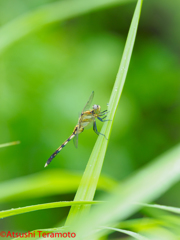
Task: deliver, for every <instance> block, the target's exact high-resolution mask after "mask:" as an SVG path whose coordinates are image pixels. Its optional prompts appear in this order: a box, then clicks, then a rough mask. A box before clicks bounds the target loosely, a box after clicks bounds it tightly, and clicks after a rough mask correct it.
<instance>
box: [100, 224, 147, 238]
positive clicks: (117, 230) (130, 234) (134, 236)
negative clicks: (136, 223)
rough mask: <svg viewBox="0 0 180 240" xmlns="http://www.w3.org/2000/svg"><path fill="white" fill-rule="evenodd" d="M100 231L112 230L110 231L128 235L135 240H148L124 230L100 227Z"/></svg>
mask: <svg viewBox="0 0 180 240" xmlns="http://www.w3.org/2000/svg"><path fill="white" fill-rule="evenodd" d="M102 229H107V230H112V231H116V232H120V233H124V234H127V235H129V236H131V237H133V238H135V239H138V240H148V239H147V238H146V237H144V236H142V235H140V234H138V233H135V232H132V231H128V230H124V229H119V228H113V227H102Z"/></svg>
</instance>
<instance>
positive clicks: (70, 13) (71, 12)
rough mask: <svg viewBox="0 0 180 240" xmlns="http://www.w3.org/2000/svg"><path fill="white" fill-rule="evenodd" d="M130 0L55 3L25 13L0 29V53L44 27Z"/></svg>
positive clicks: (77, 0)
mask: <svg viewBox="0 0 180 240" xmlns="http://www.w3.org/2000/svg"><path fill="white" fill-rule="evenodd" d="M131 1H132V0H111V1H109V0H91V1H82V0H76V1H66V0H65V1H56V2H54V3H51V4H47V5H43V6H42V7H39V8H38V9H36V10H34V11H32V12H30V13H25V14H24V15H22V16H20V17H18V18H16V19H14V20H12V21H11V22H9V23H7V24H6V25H4V26H3V27H1V28H0V36H1V38H0V53H1V52H2V51H4V50H5V49H6V48H8V47H9V46H11V45H12V44H13V43H15V42H16V41H18V40H19V39H21V38H22V37H24V36H26V35H28V34H29V33H31V32H34V31H37V30H39V29H41V28H42V27H44V26H47V25H49V24H52V23H55V22H57V21H64V20H68V19H70V18H73V17H76V16H80V15H82V14H85V13H88V12H91V11H94V10H98V9H102V8H106V7H110V6H115V5H120V4H123V3H128V2H131Z"/></svg>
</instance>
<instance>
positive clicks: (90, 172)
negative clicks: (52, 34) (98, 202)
mask: <svg viewBox="0 0 180 240" xmlns="http://www.w3.org/2000/svg"><path fill="white" fill-rule="evenodd" d="M141 6H142V1H138V3H137V6H136V9H135V12H134V16H133V19H132V22H131V26H130V29H129V33H128V37H127V41H126V45H125V48H124V52H123V56H122V60H121V63H120V67H119V71H118V74H117V78H116V81H115V84H114V88H113V90H112V94H111V97H110V101H109V111H110V113H109V115H108V118H109V119H111V120H112V121H108V122H105V123H104V126H103V128H102V133H103V134H105V135H106V137H107V138H109V135H110V130H111V127H112V123H113V120H114V117H115V112H116V109H117V106H118V103H119V100H120V96H121V93H122V90H123V86H124V82H125V78H126V75H127V71H128V67H129V63H130V59H131V54H132V50H133V46H134V42H135V37H136V32H137V27H138V23H139V18H140V13H141ZM107 144H108V141H107V140H106V139H105V138H104V137H103V136H99V137H98V139H97V141H96V144H95V146H94V149H93V151H92V153H91V156H90V159H89V161H88V164H87V167H86V169H85V171H84V174H83V177H82V180H81V183H80V186H79V188H78V191H77V193H76V196H75V199H74V200H75V201H79V200H89V201H90V200H93V197H94V193H95V190H96V187H97V182H98V179H99V176H100V173H101V168H102V165H103V160H104V156H105V153H106V149H107ZM87 208H88V207H81V208H79V207H76V206H74V207H72V208H71V210H70V213H69V215H68V218H67V222H66V225H69V224H71V222H72V221H73V219H74V218H75V217H77V214H78V213H80V212H81V211H82V210H83V209H87Z"/></svg>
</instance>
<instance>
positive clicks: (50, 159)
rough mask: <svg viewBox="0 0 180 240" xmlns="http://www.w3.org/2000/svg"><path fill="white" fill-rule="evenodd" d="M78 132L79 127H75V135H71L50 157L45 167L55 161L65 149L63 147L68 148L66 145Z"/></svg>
mask: <svg viewBox="0 0 180 240" xmlns="http://www.w3.org/2000/svg"><path fill="white" fill-rule="evenodd" d="M76 130H77V127H75V129H74V131H73V133H72V134H71V136H70V137H69V138H68V139H67V140H66V141H65V142H64V143H63V144H62V145H61V146H60V147H58V149H57V150H56V151H55V152H54V153H53V154H52V155H51V156H50V158H49V159H48V160H47V162H46V164H45V166H44V167H47V166H48V165H49V164H50V162H51V161H52V160H53V158H54V157H55V156H56V155H57V154H58V153H59V152H60V151H61V150H62V149H63V147H65V146H66V144H67V143H68V142H69V141H70V140H71V139H72V138H73V137H74V136H75V135H76Z"/></svg>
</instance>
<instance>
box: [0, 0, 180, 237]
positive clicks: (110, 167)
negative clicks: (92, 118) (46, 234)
mask: <svg viewBox="0 0 180 240" xmlns="http://www.w3.org/2000/svg"><path fill="white" fill-rule="evenodd" d="M52 2H55V1H50V0H46V1H45V0H39V1H37V0H26V1H22V0H0V24H1V26H3V25H5V24H7V23H8V22H10V21H11V20H13V19H15V18H16V17H18V16H21V15H23V14H26V13H27V12H31V11H34V10H35V9H37V8H38V7H41V6H43V5H45V4H47V3H52ZM134 8H135V2H132V3H128V4H125V5H122V6H116V7H111V8H106V9H103V10H98V11H95V12H91V13H88V14H85V15H82V16H80V17H75V18H73V19H71V20H68V21H65V22H57V23H55V24H51V25H49V26H46V27H44V28H42V29H41V30H39V31H36V32H33V33H31V34H29V35H28V36H26V37H24V38H22V39H20V40H19V41H18V42H16V43H15V44H13V45H12V46H10V47H9V48H8V49H6V51H4V52H3V53H2V54H1V55H0V133H1V134H0V143H5V142H11V141H15V140H20V141H21V144H20V145H17V146H12V147H8V148H1V149H0V181H1V184H4V183H7V182H9V181H10V183H12V188H14V189H16V188H17V185H16V180H17V179H21V177H23V176H29V175H32V174H35V173H36V174H39V173H42V172H43V173H44V172H46V171H47V172H48V171H50V170H52V171H53V170H56V169H61V170H65V171H67V172H68V173H69V178H71V173H72V174H76V173H79V174H82V173H83V170H84V169H85V166H86V163H87V161H88V159H89V156H90V153H91V151H92V148H93V146H94V143H95V141H96V139H97V135H96V134H95V133H94V132H93V130H92V129H91V130H87V131H84V133H83V134H81V135H80V136H79V147H78V149H76V148H75V147H74V146H73V143H72V142H70V143H69V144H68V145H67V146H66V147H65V148H64V149H63V151H62V152H61V153H60V154H59V155H58V156H57V157H56V158H55V159H54V160H53V162H52V163H51V164H50V165H49V167H48V168H47V169H44V164H45V162H46V161H47V159H48V158H49V156H50V155H51V154H52V153H53V152H54V151H55V149H56V148H57V147H59V145H60V144H61V143H62V142H63V141H65V140H66V138H67V137H69V135H70V134H71V133H72V130H73V128H74V126H75V125H76V123H77V119H78V114H79V113H80V112H81V110H82V108H83V107H84V105H85V103H86V101H87V100H88V97H89V96H90V94H91V92H92V91H93V90H94V91H95V97H94V101H93V103H94V104H99V105H101V107H102V109H103V110H105V109H106V107H107V103H108V101H109V97H110V94H111V91H112V87H113V84H114V81H115V77H116V74H117V71H118V67H119V63H120V60H121V56H122V52H123V48H124V44H125V41H126V37H127V33H128V28H129V25H130V22H131V18H132V15H133V11H134ZM179 9H180V2H178V1H176V0H172V1H165V0H164V1H162V0H159V1H155V0H151V1H144V4H143V8H142V15H141V19H140V24H139V29H138V33H137V39H136V42H135V47H134V51H133V55H132V59H131V64H130V68H129V72H128V75H127V79H126V83H125V87H124V90H123V94H122V97H121V101H120V104H119V107H118V109H117V113H116V117H115V121H114V124H113V129H112V132H111V137H110V139H109V145H108V150H107V154H106V157H105V161H104V165H103V169H102V175H105V176H107V177H109V178H111V179H114V180H116V181H122V180H123V179H125V178H126V177H128V176H130V175H131V174H133V173H134V172H135V171H137V170H138V169H140V168H141V167H142V166H145V165H146V164H147V163H148V162H150V161H151V160H153V159H154V158H155V157H156V156H158V155H160V154H161V153H163V152H165V151H166V150H168V149H170V148H171V147H173V146H175V145H176V144H177V143H178V142H179V138H180V125H179V123H180V67H179V65H180V31H179V24H180V15H179ZM0 38H1V36H0ZM97 126H98V129H99V130H100V129H101V127H102V123H101V122H98V123H97ZM152 178H153V176H152ZM22 179H23V178H22ZM1 186H2V185H0V187H1ZM3 186H4V185H3ZM59 187H61V186H59ZM179 187H180V186H179V184H176V185H175V186H174V187H173V188H171V189H170V190H169V191H168V192H167V193H166V194H164V195H163V196H162V197H161V198H159V199H158V200H157V203H160V204H166V205H172V206H176V207H180V202H179V200H178V198H177V195H178V191H179ZM27 190H28V186H27ZM44 191H45V190H44ZM100 193H101V191H98V192H97V195H96V198H97V199H98V194H100ZM0 194H2V191H1V189H0ZM74 194H75V192H72V193H68V194H54V195H53V194H51V195H49V196H48V194H47V196H41V197H31V198H22V197H19V198H16V199H14V198H13V196H12V197H11V198H8V200H7V201H6V200H5V201H2V202H1V203H0V209H1V210H5V209H10V208H12V207H13V208H15V207H22V206H27V205H32V204H39V203H45V202H53V201H61V200H62V201H63V200H73V198H74ZM45 195H46V194H45ZM67 213H68V208H65V209H51V210H45V211H39V212H33V213H27V214H23V215H18V216H15V217H10V218H7V219H1V220H0V227H1V229H2V230H14V229H18V230H20V231H21V232H22V231H28V230H34V229H40V228H48V227H52V226H57V225H58V224H59V222H60V221H61V220H62V221H63V219H64V218H65V217H66V215H67Z"/></svg>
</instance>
